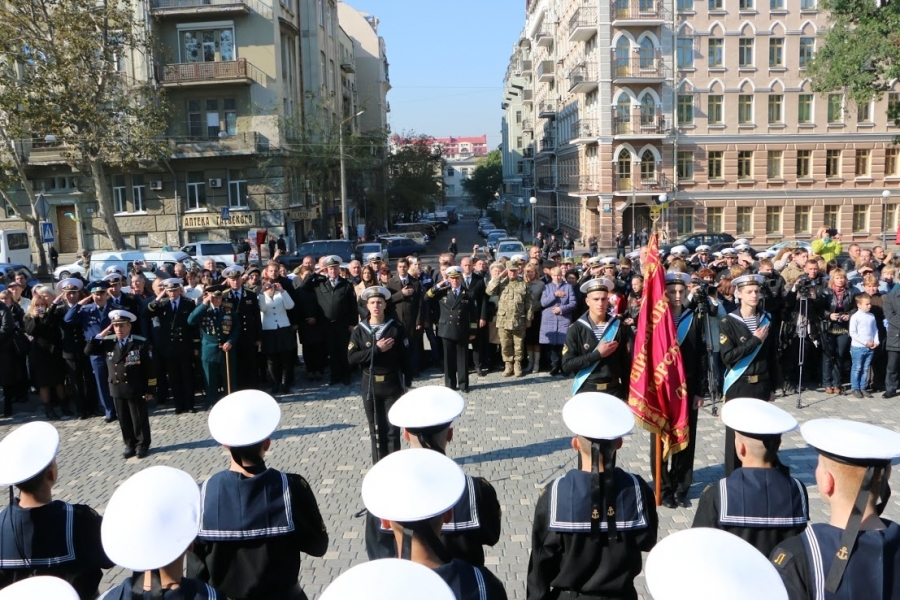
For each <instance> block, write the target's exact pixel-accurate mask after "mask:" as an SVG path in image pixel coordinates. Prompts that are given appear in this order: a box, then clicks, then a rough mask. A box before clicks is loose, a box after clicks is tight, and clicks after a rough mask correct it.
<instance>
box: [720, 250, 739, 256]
mask: <svg viewBox="0 0 900 600" xmlns="http://www.w3.org/2000/svg"><path fill="white" fill-rule="evenodd" d="M722 256H723V257H724V258H728V257H729V256H730V257H732V258H733V257H735V256H737V250H735V249H734V248H722Z"/></svg>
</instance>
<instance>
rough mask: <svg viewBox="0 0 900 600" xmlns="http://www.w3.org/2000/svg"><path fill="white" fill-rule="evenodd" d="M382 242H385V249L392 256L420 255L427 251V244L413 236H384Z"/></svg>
mask: <svg viewBox="0 0 900 600" xmlns="http://www.w3.org/2000/svg"><path fill="white" fill-rule="evenodd" d="M382 243H383V244H384V248H385V250H387V251H388V252H389V253H390V255H391V256H396V257H398V258H399V257H401V256H419V255H420V254H425V252H426V248H425V246H423V245H422V244H419V243H418V242H416V241H415V240H413V239H411V238H404V237H395V238H384V239H383V240H382Z"/></svg>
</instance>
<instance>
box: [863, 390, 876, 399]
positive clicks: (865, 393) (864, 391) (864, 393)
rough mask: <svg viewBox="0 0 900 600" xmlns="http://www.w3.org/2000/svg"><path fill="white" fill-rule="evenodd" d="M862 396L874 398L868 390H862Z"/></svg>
mask: <svg viewBox="0 0 900 600" xmlns="http://www.w3.org/2000/svg"><path fill="white" fill-rule="evenodd" d="M863 396H865V397H866V398H874V397H875V396H873V395H872V392H870V391H869V390H863Z"/></svg>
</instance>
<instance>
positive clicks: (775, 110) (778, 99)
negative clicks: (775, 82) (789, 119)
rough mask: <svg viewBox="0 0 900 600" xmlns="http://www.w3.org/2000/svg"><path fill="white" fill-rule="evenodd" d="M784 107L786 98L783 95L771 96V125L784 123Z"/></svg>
mask: <svg viewBox="0 0 900 600" xmlns="http://www.w3.org/2000/svg"><path fill="white" fill-rule="evenodd" d="M783 106H784V96H782V95H781V94H769V123H771V124H778V123H783V122H784V114H783V111H782V107H783Z"/></svg>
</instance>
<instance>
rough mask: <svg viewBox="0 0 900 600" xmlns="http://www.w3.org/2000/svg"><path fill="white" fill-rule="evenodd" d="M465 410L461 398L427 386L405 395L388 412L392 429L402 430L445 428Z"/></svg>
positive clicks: (464, 402)
mask: <svg viewBox="0 0 900 600" xmlns="http://www.w3.org/2000/svg"><path fill="white" fill-rule="evenodd" d="M465 408H466V401H465V400H464V399H463V397H462V394H460V393H459V392H457V391H454V390H451V389H450V388H447V387H444V386H442V385H426V386H423V387H419V388H415V389H413V390H411V391H409V392H406V393H405V394H403V395H402V396H400V399H399V400H397V401H396V402H394V405H393V406H392V407H391V410H389V411H388V421H390V422H391V425H394V426H396V427H402V428H404V429H428V428H431V427H441V426H443V427H447V426H449V425H450V423H452V422H453V421H455V420H456V419H457V418H459V415H461V414H462V413H463V410H465Z"/></svg>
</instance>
